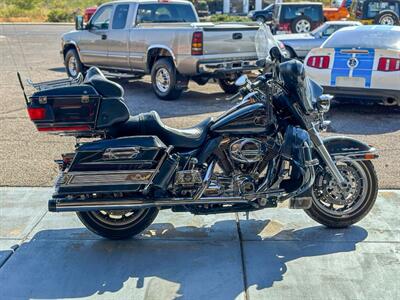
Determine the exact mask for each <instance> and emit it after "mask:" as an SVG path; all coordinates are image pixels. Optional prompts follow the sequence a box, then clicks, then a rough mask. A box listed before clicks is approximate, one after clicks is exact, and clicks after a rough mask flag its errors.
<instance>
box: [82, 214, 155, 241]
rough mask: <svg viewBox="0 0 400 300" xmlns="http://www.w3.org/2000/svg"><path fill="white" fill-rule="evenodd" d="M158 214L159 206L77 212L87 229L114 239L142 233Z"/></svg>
mask: <svg viewBox="0 0 400 300" xmlns="http://www.w3.org/2000/svg"><path fill="white" fill-rule="evenodd" d="M157 214H158V209H157V208H148V209H133V210H118V211H117V210H111V211H103V210H101V211H88V212H77V215H78V218H79V219H80V220H81V222H82V223H83V224H84V225H85V226H86V228H87V229H89V230H90V231H92V232H93V233H95V234H97V235H100V236H102V237H105V238H108V239H112V240H121V239H127V238H130V237H132V236H134V235H137V234H139V233H141V232H142V231H143V230H145V229H146V228H147V227H148V226H150V224H151V223H152V222H153V221H154V219H155V218H156V217H157Z"/></svg>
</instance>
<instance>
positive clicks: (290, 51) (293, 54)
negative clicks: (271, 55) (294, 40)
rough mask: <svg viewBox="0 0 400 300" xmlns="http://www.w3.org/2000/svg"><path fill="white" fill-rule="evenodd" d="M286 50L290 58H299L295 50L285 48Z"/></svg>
mask: <svg viewBox="0 0 400 300" xmlns="http://www.w3.org/2000/svg"><path fill="white" fill-rule="evenodd" d="M285 49H286V51H287V53H288V54H289V58H296V57H297V55H296V53H295V52H294V50H293V49H292V48H291V47H289V46H285Z"/></svg>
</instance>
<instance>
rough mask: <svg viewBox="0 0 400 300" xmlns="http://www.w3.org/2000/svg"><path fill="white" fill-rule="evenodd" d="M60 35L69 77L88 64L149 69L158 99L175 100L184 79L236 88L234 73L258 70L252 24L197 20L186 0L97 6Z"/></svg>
mask: <svg viewBox="0 0 400 300" xmlns="http://www.w3.org/2000/svg"><path fill="white" fill-rule="evenodd" d="M76 23H77V28H76V29H77V30H74V31H71V32H69V33H66V34H64V35H63V37H62V50H61V54H62V56H63V59H64V63H65V66H66V69H67V73H68V75H69V76H70V77H76V76H77V75H78V73H79V72H84V71H85V69H86V68H87V67H89V66H97V67H100V68H101V69H103V70H106V71H109V72H110V71H111V72H119V73H129V74H134V75H136V76H139V77H140V76H143V75H145V74H151V81H152V87H153V90H154V92H155V94H156V95H157V96H158V97H159V98H161V99H176V98H178V97H179V96H180V94H181V93H182V91H183V90H184V89H185V88H186V87H187V86H188V81H189V79H192V80H194V81H196V82H197V83H199V84H206V83H207V81H208V80H209V79H210V78H216V79H218V82H219V84H220V86H221V88H222V89H223V90H224V91H225V92H226V93H236V92H237V90H238V87H237V86H236V85H235V84H234V82H235V80H236V78H237V77H238V76H240V75H241V74H242V73H244V72H248V71H251V70H255V69H258V66H257V65H256V61H257V54H256V49H255V44H254V37H255V34H256V32H257V30H258V26H256V25H254V24H232V23H229V24H213V23H199V18H198V16H197V13H196V10H195V8H194V6H193V5H192V4H191V3H190V2H187V1H181V0H173V1H165V0H164V1H162V2H160V1H157V0H132V1H117V2H109V3H105V4H103V5H101V6H100V7H99V8H98V9H97V11H96V13H95V14H94V15H93V16H92V18H91V19H90V22H89V23H88V24H87V25H86V26H83V23H82V18H78V22H76Z"/></svg>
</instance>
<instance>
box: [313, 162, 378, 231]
mask: <svg viewBox="0 0 400 300" xmlns="http://www.w3.org/2000/svg"><path fill="white" fill-rule="evenodd" d="M336 165H337V167H338V169H339V171H340V172H341V173H342V175H343V177H344V178H345V179H346V181H347V182H348V186H347V188H345V189H342V188H340V187H339V185H338V184H337V183H336V181H335V179H334V178H333V177H332V175H331V174H330V173H329V172H328V171H327V170H326V169H325V168H324V167H322V166H320V167H318V169H317V170H316V177H315V182H314V185H313V187H312V197H313V202H312V206H311V207H310V208H309V209H306V210H305V212H306V213H307V214H308V215H309V216H310V217H311V218H312V219H313V220H315V221H317V222H318V223H320V224H322V225H325V226H327V227H331V228H343V227H347V226H350V225H352V224H354V223H357V222H358V221H360V220H361V219H363V218H364V217H365V216H366V215H367V214H368V213H369V211H370V210H371V209H372V207H373V205H374V203H375V200H376V197H377V194H378V179H377V176H376V173H375V169H374V166H373V164H372V163H371V162H370V161H346V162H338V163H336Z"/></svg>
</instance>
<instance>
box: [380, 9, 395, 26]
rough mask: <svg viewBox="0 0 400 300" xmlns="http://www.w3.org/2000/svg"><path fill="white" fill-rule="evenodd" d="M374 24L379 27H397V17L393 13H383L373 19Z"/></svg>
mask: <svg viewBox="0 0 400 300" xmlns="http://www.w3.org/2000/svg"><path fill="white" fill-rule="evenodd" d="M388 21H390V23H388ZM374 23H375V24H379V25H399V17H398V16H397V15H396V14H395V13H394V12H391V11H383V12H381V13H379V14H378V15H377V16H376V17H375V20H374Z"/></svg>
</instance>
